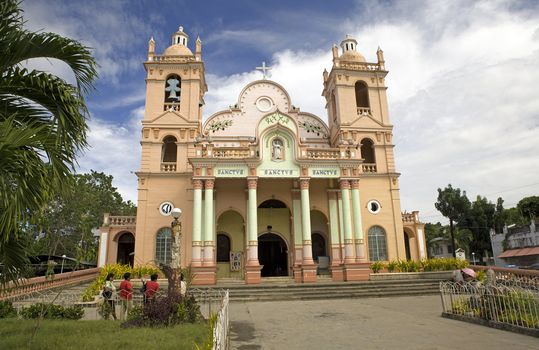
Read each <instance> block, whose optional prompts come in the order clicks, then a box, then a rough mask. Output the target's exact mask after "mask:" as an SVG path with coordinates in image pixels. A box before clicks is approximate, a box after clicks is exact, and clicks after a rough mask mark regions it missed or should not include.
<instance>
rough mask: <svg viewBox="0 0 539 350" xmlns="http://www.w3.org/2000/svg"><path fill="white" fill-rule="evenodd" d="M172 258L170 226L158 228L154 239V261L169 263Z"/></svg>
mask: <svg viewBox="0 0 539 350" xmlns="http://www.w3.org/2000/svg"><path fill="white" fill-rule="evenodd" d="M171 259H172V233H171V230H170V227H164V228H162V229H160V230H159V232H158V233H157V237H156V239H155V261H156V262H158V263H159V264H165V265H167V264H170V261H171Z"/></svg>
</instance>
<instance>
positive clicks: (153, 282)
mask: <svg viewBox="0 0 539 350" xmlns="http://www.w3.org/2000/svg"><path fill="white" fill-rule="evenodd" d="M158 291H159V283H157V274H156V273H154V274H153V275H151V276H150V281H148V282H146V291H145V292H144V301H145V302H146V303H147V302H149V301H153V300H155V293H157V292H158Z"/></svg>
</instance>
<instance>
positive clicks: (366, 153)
mask: <svg viewBox="0 0 539 350" xmlns="http://www.w3.org/2000/svg"><path fill="white" fill-rule="evenodd" d="M361 158H363V159H365V163H369V164H375V163H376V158H375V157H374V144H373V143H372V141H371V140H370V139H363V140H361Z"/></svg>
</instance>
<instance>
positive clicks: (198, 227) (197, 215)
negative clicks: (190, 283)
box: [191, 179, 202, 266]
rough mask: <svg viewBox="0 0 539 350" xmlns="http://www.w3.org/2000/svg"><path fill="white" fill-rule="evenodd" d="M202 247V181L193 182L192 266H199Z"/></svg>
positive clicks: (195, 180)
mask: <svg viewBox="0 0 539 350" xmlns="http://www.w3.org/2000/svg"><path fill="white" fill-rule="evenodd" d="M201 246H202V180H198V179H194V180H193V257H192V261H191V263H192V265H193V266H201V264H202V256H201Z"/></svg>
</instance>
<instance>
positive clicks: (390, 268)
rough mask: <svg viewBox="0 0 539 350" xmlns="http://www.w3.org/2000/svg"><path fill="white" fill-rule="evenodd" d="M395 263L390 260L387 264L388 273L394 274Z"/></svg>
mask: <svg viewBox="0 0 539 350" xmlns="http://www.w3.org/2000/svg"><path fill="white" fill-rule="evenodd" d="M397 264H398V263H397V261H395V260H391V261H390V262H388V263H387V271H389V272H395V270H396V269H397Z"/></svg>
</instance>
